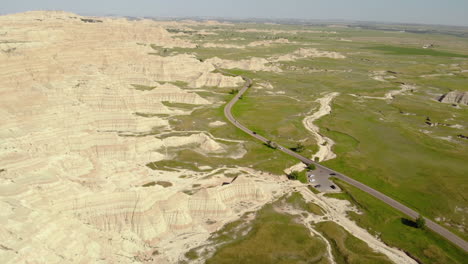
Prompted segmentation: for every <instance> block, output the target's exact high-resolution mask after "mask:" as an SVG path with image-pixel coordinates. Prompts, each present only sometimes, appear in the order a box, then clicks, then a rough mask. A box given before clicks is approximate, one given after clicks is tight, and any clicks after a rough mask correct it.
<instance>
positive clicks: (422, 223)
mask: <svg viewBox="0 0 468 264" xmlns="http://www.w3.org/2000/svg"><path fill="white" fill-rule="evenodd" d="M416 227H417V228H420V229H425V228H426V220H425V219H424V217H422V216H421V215H420V216H418V218H416Z"/></svg>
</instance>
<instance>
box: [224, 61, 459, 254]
mask: <svg viewBox="0 0 468 264" xmlns="http://www.w3.org/2000/svg"><path fill="white" fill-rule="evenodd" d="M218 71H220V72H223V73H225V74H229V75H234V74H230V73H228V72H224V71H222V70H220V69H218ZM234 76H235V75H234ZM242 78H243V79H244V80H245V84H244V87H242V89H241V90H240V91H239V92H238V93H237V95H235V96H234V98H233V99H232V100H231V101H230V102H229V103H228V104H227V105H226V106H225V108H224V115H225V116H226V118H227V119H228V120H229V121H230V122H231V123H232V124H233V125H235V126H236V127H238V128H239V129H241V130H242V131H244V132H245V133H247V134H249V135H251V136H252V137H254V138H256V139H258V140H260V141H262V142H263V143H267V142H268V139H267V138H265V137H263V136H261V135H259V134H257V133H254V132H253V131H252V130H250V129H248V128H247V127H245V126H244V125H242V124H241V123H239V122H238V121H237V120H236V119H235V118H234V116H233V115H232V113H231V109H232V106H233V105H234V104H235V103H236V102H237V101H238V100H239V97H241V96H243V94H244V93H245V92H246V91H247V90H248V89H249V88H250V86H251V85H252V80H251V79H249V78H247V77H242ZM278 150H280V151H282V152H284V153H286V154H288V155H291V156H293V157H295V158H297V159H298V160H300V161H302V162H304V163H305V164H307V165H309V164H314V165H315V166H316V167H317V168H320V169H322V170H326V171H328V172H329V173H334V174H335V175H334V177H336V178H338V179H340V180H342V181H344V182H346V183H348V184H350V185H352V186H354V187H356V188H358V189H360V190H362V191H364V192H366V193H368V194H370V195H372V196H374V197H375V198H377V199H379V200H381V201H382V202H384V203H386V204H388V205H390V206H391V207H393V208H395V209H397V210H398V211H400V212H402V213H404V214H406V215H408V216H410V217H411V218H413V219H415V218H417V217H418V216H419V214H418V213H417V212H416V211H414V210H412V209H411V208H409V207H407V206H405V205H403V204H401V203H399V202H397V201H396V200H394V199H392V198H390V197H388V196H387V195H385V194H383V193H381V192H379V191H377V190H375V189H373V188H371V187H369V186H367V185H365V184H362V183H360V182H358V181H356V180H354V179H352V178H350V177H348V176H346V175H344V174H341V173H339V172H337V171H334V170H332V169H330V168H328V167H325V166H323V165H321V164H319V163H316V162H314V161H312V160H310V159H308V158H306V157H304V156H302V155H300V154H298V153H296V152H294V151H292V150H290V149H288V148H285V147H283V146H280V145H278ZM425 219H426V226H427V227H428V228H429V229H431V230H432V231H434V232H436V233H437V234H439V235H441V236H443V237H445V238H446V239H447V240H449V241H450V242H452V243H453V244H455V245H457V246H458V247H460V248H462V249H463V250H465V251H468V243H467V242H466V241H465V240H463V239H461V238H460V237H458V236H457V235H455V234H454V233H452V232H450V231H449V230H447V229H445V228H444V227H442V226H441V225H439V224H437V223H435V222H433V221H431V220H430V219H428V218H425Z"/></svg>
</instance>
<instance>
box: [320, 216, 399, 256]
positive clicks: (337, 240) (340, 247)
mask: <svg viewBox="0 0 468 264" xmlns="http://www.w3.org/2000/svg"><path fill="white" fill-rule="evenodd" d="M316 229H317V230H318V231H319V232H321V233H322V234H323V235H324V236H325V237H326V238H327V240H329V241H330V245H331V246H332V252H333V257H334V258H335V261H336V262H337V263H338V264H361V263H362V264H365V263H369V264H372V263H393V262H391V261H390V260H389V259H388V258H387V257H386V256H385V255H383V254H381V253H377V252H375V251H374V250H373V249H372V248H370V247H369V246H368V245H367V244H366V243H365V242H364V241H362V240H360V239H358V238H356V237H355V236H353V235H351V234H350V233H349V232H348V231H346V230H345V229H344V228H343V227H341V226H340V225H338V224H336V223H334V222H321V223H318V224H317V225H316Z"/></svg>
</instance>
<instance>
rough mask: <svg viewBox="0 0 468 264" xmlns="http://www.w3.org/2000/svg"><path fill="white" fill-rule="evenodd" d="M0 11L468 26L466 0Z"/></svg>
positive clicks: (34, 2) (143, 0)
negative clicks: (48, 11)
mask: <svg viewBox="0 0 468 264" xmlns="http://www.w3.org/2000/svg"><path fill="white" fill-rule="evenodd" d="M0 2H1V3H0V13H1V14H8V13H17V12H23V11H29V10H65V11H70V12H75V13H78V14H84V15H86V14H87V15H110V14H113V15H122V16H138V17H140V16H153V17H186V16H197V17H200V16H210V17H226V18H300V19H304V18H305V19H331V20H334V19H340V20H341V19H342V20H360V21H382V22H399V23H423V24H445V25H463V26H468V0H166V1H163V0H0Z"/></svg>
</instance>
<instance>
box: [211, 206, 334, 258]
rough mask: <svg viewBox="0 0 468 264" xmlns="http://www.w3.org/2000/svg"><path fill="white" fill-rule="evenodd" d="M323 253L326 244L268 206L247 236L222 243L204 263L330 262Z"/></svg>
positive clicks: (257, 218)
mask: <svg viewBox="0 0 468 264" xmlns="http://www.w3.org/2000/svg"><path fill="white" fill-rule="evenodd" d="M285 230H287V232H284V231H285ZM325 254H326V247H325V243H324V242H323V241H322V240H321V239H320V238H318V237H312V236H311V235H310V233H309V230H308V229H307V228H306V227H304V226H303V225H301V224H298V223H296V222H295V221H294V216H291V215H287V214H281V213H278V212H277V211H275V210H274V208H273V206H272V205H267V206H266V207H265V208H263V209H262V210H260V211H259V212H258V213H257V216H256V218H255V220H254V221H253V223H252V225H251V230H250V231H249V232H248V234H247V235H246V236H244V237H239V238H237V239H235V240H234V241H230V242H228V243H227V244H225V245H223V246H221V247H220V248H219V249H218V250H217V251H216V253H215V254H214V256H213V257H211V258H210V259H208V260H207V261H206V263H207V264H209V263H329V262H328V260H327V258H326V257H325Z"/></svg>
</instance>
